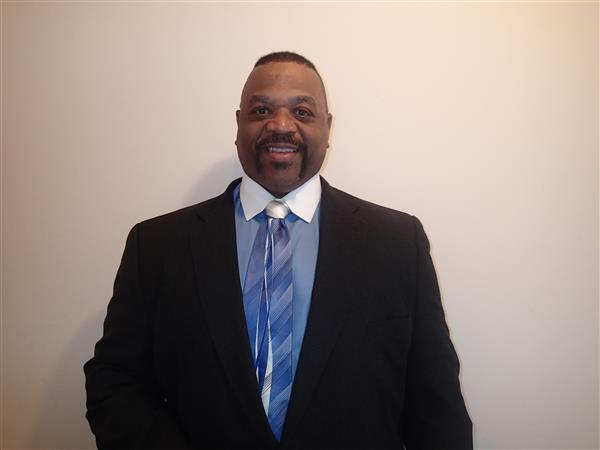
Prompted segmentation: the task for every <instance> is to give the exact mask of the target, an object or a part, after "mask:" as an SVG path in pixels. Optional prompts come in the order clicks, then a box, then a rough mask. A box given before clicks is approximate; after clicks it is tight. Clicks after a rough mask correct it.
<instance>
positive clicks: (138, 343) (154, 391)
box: [84, 226, 191, 450]
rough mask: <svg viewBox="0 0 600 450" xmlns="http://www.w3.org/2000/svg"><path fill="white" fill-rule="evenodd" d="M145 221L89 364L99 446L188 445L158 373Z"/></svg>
mask: <svg viewBox="0 0 600 450" xmlns="http://www.w3.org/2000/svg"><path fill="white" fill-rule="evenodd" d="M138 229H139V226H135V227H134V228H133V229H132V230H131V232H130V233H129V237H128V238H127V244H126V246H125V251H124V254H123V258H122V260H121V265H120V267H119V270H118V272H117V277H116V280H115V285H114V292H113V297H112V299H111V301H110V303H109V306H108V312H107V315H106V320H105V322H104V335H103V337H102V338H101V339H100V341H98V343H97V344H96V348H95V352H94V357H93V358H92V359H91V360H89V361H88V362H87V363H86V364H85V366H84V372H85V376H86V391H87V410H88V411H87V414H86V417H87V419H88V421H89V423H90V426H91V428H92V432H93V433H94V434H95V435H96V443H97V446H98V448H99V449H101V450H102V449H110V450H113V449H127V450H133V449H143V450H148V449H188V448H191V447H189V446H188V444H187V442H186V438H185V436H184V435H183V432H182V431H181V430H180V428H179V426H178V424H177V422H176V420H175V418H174V416H173V415H172V413H171V411H170V410H169V408H168V407H167V404H166V403H165V401H164V398H163V396H162V395H161V391H160V388H159V387H158V384H157V382H156V380H155V377H154V376H153V374H154V371H153V362H152V331H151V324H150V320H149V318H148V311H147V307H146V306H145V305H144V300H143V293H142V288H141V286H140V281H139V279H140V277H139V257H138V253H139V237H138Z"/></svg>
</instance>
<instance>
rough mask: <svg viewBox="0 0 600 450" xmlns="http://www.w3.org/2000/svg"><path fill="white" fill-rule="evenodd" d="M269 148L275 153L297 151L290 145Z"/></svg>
mask: <svg viewBox="0 0 600 450" xmlns="http://www.w3.org/2000/svg"><path fill="white" fill-rule="evenodd" d="M268 150H269V151H270V152H273V153H292V152H295V151H296V149H295V148H288V147H269V148H268Z"/></svg>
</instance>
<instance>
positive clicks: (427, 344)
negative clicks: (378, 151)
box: [403, 218, 473, 450]
mask: <svg viewBox="0 0 600 450" xmlns="http://www.w3.org/2000/svg"><path fill="white" fill-rule="evenodd" d="M414 225H415V233H416V241H417V258H416V266H417V269H416V300H415V303H414V310H413V336H412V343H411V349H410V352H409V356H408V372H407V386H406V405H405V415H404V424H403V428H404V436H405V445H406V449H407V450H415V449H418V450H449V449H453V450H472V449H473V437H472V424H471V420H470V418H469V415H468V413H467V410H466V408H465V403H464V400H463V397H462V394H461V391H460V382H459V362H458V357H457V355H456V352H455V350H454V347H453V345H452V342H451V341H450V336H449V332H448V327H447V325H446V321H445V318H444V311H443V309H442V304H441V300H440V291H439V287H438V283H437V279H436V275H435V270H434V267H433V262H432V260H431V257H430V254H429V241H428V240H427V236H426V235H425V232H424V230H423V226H422V225H421V223H420V222H419V220H418V219H417V218H414Z"/></svg>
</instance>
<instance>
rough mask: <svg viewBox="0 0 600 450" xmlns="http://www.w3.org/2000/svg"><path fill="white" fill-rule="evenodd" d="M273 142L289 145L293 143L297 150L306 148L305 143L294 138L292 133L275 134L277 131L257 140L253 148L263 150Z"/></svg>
mask: <svg viewBox="0 0 600 450" xmlns="http://www.w3.org/2000/svg"><path fill="white" fill-rule="evenodd" d="M273 144H289V145H293V146H294V147H297V148H298V151H303V150H306V145H305V144H304V142H302V141H300V140H297V139H294V136H293V135H292V134H277V133H275V134H272V135H270V136H268V137H266V138H263V139H261V140H259V141H258V142H257V143H256V145H255V148H256V149H257V150H264V149H266V148H267V147H269V146H271V145H273Z"/></svg>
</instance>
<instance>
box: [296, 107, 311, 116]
mask: <svg viewBox="0 0 600 450" xmlns="http://www.w3.org/2000/svg"><path fill="white" fill-rule="evenodd" d="M295 114H296V115H297V116H298V117H310V116H312V112H310V111H309V110H308V109H306V108H297V109H296V111H295Z"/></svg>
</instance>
